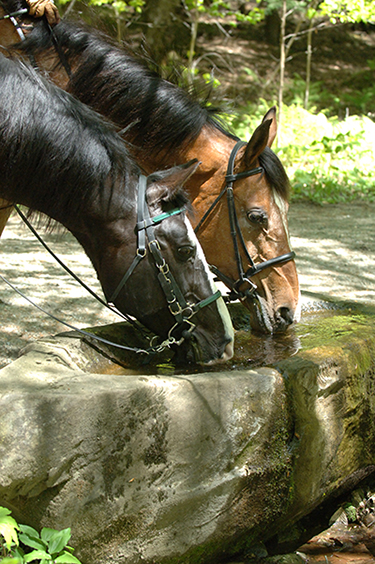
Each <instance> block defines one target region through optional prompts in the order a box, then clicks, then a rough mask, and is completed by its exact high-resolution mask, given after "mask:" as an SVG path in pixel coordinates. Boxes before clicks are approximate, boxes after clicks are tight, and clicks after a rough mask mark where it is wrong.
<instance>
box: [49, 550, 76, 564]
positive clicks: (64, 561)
mask: <svg viewBox="0 0 375 564" xmlns="http://www.w3.org/2000/svg"><path fill="white" fill-rule="evenodd" d="M55 563H56V564H81V562H80V560H78V558H76V557H75V556H73V554H70V553H69V552H65V551H64V553H63V554H61V555H60V556H58V557H57V558H56V559H55Z"/></svg>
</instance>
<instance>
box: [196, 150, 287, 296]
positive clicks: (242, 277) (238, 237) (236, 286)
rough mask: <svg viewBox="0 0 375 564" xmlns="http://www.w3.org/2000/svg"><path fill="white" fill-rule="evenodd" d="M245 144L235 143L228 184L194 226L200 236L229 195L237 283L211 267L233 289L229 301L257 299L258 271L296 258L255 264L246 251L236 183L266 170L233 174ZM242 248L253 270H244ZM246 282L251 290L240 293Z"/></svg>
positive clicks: (230, 160) (253, 169)
mask: <svg viewBox="0 0 375 564" xmlns="http://www.w3.org/2000/svg"><path fill="white" fill-rule="evenodd" d="M244 145H246V143H245V142H244V141H238V142H237V143H236V145H235V146H234V147H233V149H232V152H231V154H230V157H229V161H228V167H227V173H226V176H225V181H226V183H225V187H224V188H223V190H222V191H221V192H220V194H219V195H218V196H217V198H216V199H215V200H214V202H213V203H212V204H211V206H210V207H209V208H208V210H207V211H206V212H205V213H204V215H203V216H202V218H201V219H200V221H199V223H198V224H197V226H196V227H195V233H198V231H199V229H200V228H201V226H202V225H203V223H204V222H205V221H206V219H207V218H208V216H209V215H210V214H211V212H212V211H213V210H214V209H215V207H216V206H217V204H218V203H219V201H220V200H221V198H222V197H223V196H224V194H226V195H227V204H228V212H229V224H230V233H231V237H232V241H233V248H234V254H235V258H236V263H237V270H238V279H237V280H234V279H232V278H230V277H229V276H226V275H225V274H224V273H223V272H221V271H220V270H219V269H218V268H217V267H216V266H215V265H210V268H211V270H212V272H213V273H214V274H215V276H217V278H218V279H219V280H221V281H222V282H224V284H225V285H226V286H227V287H228V288H230V290H231V291H230V293H229V294H228V295H227V296H225V299H226V301H234V300H243V299H245V298H256V296H257V286H256V284H254V282H253V281H252V280H251V278H252V277H253V276H255V275H256V274H258V273H259V272H261V271H262V270H265V269H266V268H270V267H273V266H279V265H280V264H284V263H285V262H288V261H290V260H293V259H294V258H295V256H296V254H295V252H294V251H291V252H289V253H286V254H284V255H280V256H278V257H275V258H272V259H270V260H265V261H263V262H261V263H259V264H255V263H254V261H253V259H252V258H251V256H250V255H249V252H248V250H247V248H246V243H245V240H244V238H243V235H242V232H241V228H240V225H239V222H238V216H237V211H236V206H235V202H234V193H233V184H234V182H235V181H236V180H240V179H241V178H247V177H249V176H254V175H255V174H263V173H264V169H263V167H260V166H258V167H255V168H252V169H250V170H246V171H244V172H238V173H237V174H234V172H233V171H234V161H235V158H236V155H237V152H238V150H239V149H240V148H241V147H243V146H244ZM239 245H241V247H242V250H243V251H244V253H245V256H246V259H247V261H248V263H249V264H250V268H248V269H247V270H246V271H245V270H244V267H243V263H242V258H241V254H240V248H239ZM244 283H246V284H247V285H248V287H247V288H246V289H245V290H240V286H242V285H243V284H244Z"/></svg>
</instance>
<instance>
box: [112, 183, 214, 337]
mask: <svg viewBox="0 0 375 564" xmlns="http://www.w3.org/2000/svg"><path fill="white" fill-rule="evenodd" d="M146 189H147V177H146V176H144V175H140V177H139V183H138V204H137V224H136V233H137V251H136V255H135V257H134V259H133V262H132V263H131V265H130V266H129V268H128V270H127V271H126V272H125V274H124V276H123V277H122V279H121V280H120V282H119V284H118V285H117V288H116V289H115V291H114V292H113V294H112V296H111V297H110V299H109V300H108V303H109V304H113V303H114V301H115V300H116V298H117V296H118V295H119V293H120V292H121V290H122V289H123V288H124V286H125V285H126V282H127V281H128V280H129V278H130V276H131V275H132V273H133V272H134V270H135V268H136V266H137V265H138V264H139V263H140V262H141V260H142V259H143V258H144V257H145V256H146V254H147V248H148V250H149V251H150V253H151V256H152V259H153V262H154V264H155V266H156V268H157V270H158V271H159V272H158V275H157V276H158V281H159V283H160V286H161V288H162V290H163V292H164V295H165V298H166V300H167V304H168V308H169V311H170V312H171V314H172V315H173V317H174V320H175V324H174V325H173V326H172V327H171V329H170V330H169V332H168V344H167V346H169V345H171V344H177V345H180V344H181V343H182V341H183V340H184V339H189V338H190V337H191V333H192V331H193V330H194V329H195V325H194V323H193V322H192V321H191V319H192V317H193V316H194V315H195V314H196V313H197V312H198V311H200V310H201V309H202V308H204V307H205V306H208V305H209V304H211V303H213V302H214V301H216V300H217V299H218V298H220V297H221V292H220V290H217V291H216V292H215V293H214V294H212V295H211V296H208V297H207V298H205V299H204V300H201V301H199V302H196V303H194V304H191V303H188V302H187V301H186V300H185V298H184V296H183V294H182V292H181V290H180V288H179V286H178V284H177V282H176V280H175V278H174V276H173V274H172V273H171V271H170V270H169V267H168V264H167V263H166V262H165V259H164V258H163V255H162V253H161V249H160V245H159V243H158V241H157V239H156V236H155V231H154V225H157V224H158V223H161V222H162V221H164V220H165V219H167V218H168V217H171V216H173V215H176V214H179V213H182V212H183V211H184V210H183V209H181V208H175V209H173V210H170V211H167V212H164V213H161V214H159V215H157V216H154V217H150V212H149V209H148V205H147V199H146ZM165 345H166V343H165V342H164V343H163V348H165Z"/></svg>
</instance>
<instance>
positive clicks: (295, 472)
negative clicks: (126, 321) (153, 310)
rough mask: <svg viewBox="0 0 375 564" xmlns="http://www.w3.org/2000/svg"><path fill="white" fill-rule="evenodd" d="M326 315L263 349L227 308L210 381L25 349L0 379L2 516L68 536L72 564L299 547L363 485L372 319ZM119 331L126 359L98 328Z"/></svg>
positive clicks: (363, 313)
mask: <svg viewBox="0 0 375 564" xmlns="http://www.w3.org/2000/svg"><path fill="white" fill-rule="evenodd" d="M328 305H329V304H328ZM323 306H324V307H320V308H319V307H318V308H317V307H316V304H315V305H314V307H312V308H310V309H311V311H309V308H305V312H304V314H303V318H302V321H301V323H300V324H299V325H298V326H297V327H296V328H294V329H293V330H292V331H290V333H289V335H287V336H284V337H280V338H263V339H259V338H258V339H257V338H256V337H251V336H250V335H249V332H248V330H247V329H248V328H247V319H246V314H245V312H244V311H243V310H242V309H241V308H240V307H239V306H236V305H235V306H233V308H232V312H231V313H232V316H233V319H234V323H235V325H236V327H237V335H236V338H237V341H236V354H235V358H234V359H233V361H231V362H230V363H227V364H226V365H223V366H221V367H220V370H218V369H217V368H215V369H212V368H210V369H209V370H207V371H206V372H204V371H202V370H201V369H195V370H194V371H192V372H190V373H184V372H183V371H182V370H178V369H176V367H173V365H172V364H171V361H170V358H169V357H168V356H166V357H161V358H157V359H153V360H152V362H151V363H150V364H148V365H144V364H142V362H143V361H142V359H140V358H139V357H136V359H134V356H133V357H129V356H127V357H126V356H124V355H123V356H122V357H121V358H120V357H116V359H117V361H118V362H120V363H121V364H122V366H119V365H118V364H116V363H113V362H112V360H113V358H114V357H115V356H116V355H117V353H115V352H114V351H113V350H111V349H106V350H102V351H99V350H98V349H97V347H95V348H93V347H92V346H91V345H90V344H88V343H86V342H84V341H83V340H82V338H80V336H78V335H75V334H72V333H64V334H61V335H58V336H56V337H53V338H48V339H43V340H42V341H38V342H35V343H33V344H32V345H29V346H28V347H27V348H26V349H25V351H24V354H23V355H22V356H21V357H20V358H19V359H18V360H17V361H15V362H13V363H12V364H10V365H8V366H6V367H5V368H3V369H2V370H1V371H0V437H1V440H0V505H3V506H6V507H8V508H9V509H11V510H12V514H13V516H14V517H15V518H16V519H17V520H18V521H19V522H21V523H26V524H29V525H32V526H34V527H35V528H37V529H40V528H41V527H43V526H49V527H53V528H56V529H62V528H66V527H71V529H72V540H71V544H72V545H73V546H74V547H75V548H76V551H75V555H76V556H77V557H78V558H80V560H81V561H82V562H83V563H84V564H108V563H111V562H113V563H115V564H120V563H123V564H125V563H126V564H141V563H143V564H144V563H147V564H151V563H157V564H164V563H165V564H170V563H178V564H180V563H181V564H183V563H202V564H203V563H204V564H208V563H210V562H215V563H217V562H221V561H225V560H226V559H232V560H233V559H234V558H236V557H241V558H244V557H248V558H249V557H250V556H251V555H252V554H253V553H256V551H257V550H258V549H259V546H260V545H262V546H264V544H265V545H267V546H268V547H269V548H270V547H273V549H274V550H276V549H277V547H280V546H282V545H283V542H284V541H285V542H286V540H287V539H289V541H291V537H292V536H293V535H291V531H294V533H293V534H294V537H293V538H294V541H293V539H292V541H291V542H292V544H293V542H294V543H295V547H297V546H298V544H296V543H297V542H298V541H301V540H303V539H302V537H301V538H299V525H300V524H301V523H302V522H303V521H302V520H303V518H305V517H306V516H308V515H309V514H311V513H312V512H313V511H314V510H315V509H316V508H317V507H318V506H320V505H321V504H322V503H323V502H324V501H325V500H329V499H332V498H335V497H336V496H338V495H339V494H341V493H342V492H344V491H346V490H350V489H351V488H353V487H354V486H355V485H356V484H357V483H358V482H359V481H360V480H361V479H363V478H364V477H366V476H367V475H369V474H370V473H372V472H373V471H374V469H375V440H374V439H375V393H374V392H375V312H374V311H373V310H369V308H366V309H365V308H364V307H363V306H358V305H356V304H345V305H342V304H341V305H340V307H327V304H323ZM119 330H120V331H121V335H122V338H123V339H124V340H125V341H126V342H127V343H129V344H132V343H133V344H135V342H136V339H137V337H136V336H135V335H134V333H133V330H132V328H131V327H128V326H125V325H123V324H121V326H120V325H118V324H117V325H116V326H107V327H104V328H102V329H97V328H96V331H97V332H99V333H100V334H101V335H102V336H105V337H107V338H108V337H111V334H112V333H113V331H115V332H116V334H117V337H118V336H119ZM111 359H112V360H111ZM124 366H125V368H124ZM305 540H306V539H305ZM290 545H291V543H290V542H289V546H290Z"/></svg>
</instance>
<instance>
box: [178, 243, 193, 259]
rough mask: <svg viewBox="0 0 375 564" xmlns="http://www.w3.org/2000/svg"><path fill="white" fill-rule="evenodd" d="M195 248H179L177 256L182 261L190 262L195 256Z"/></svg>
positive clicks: (186, 246)
mask: <svg viewBox="0 0 375 564" xmlns="http://www.w3.org/2000/svg"><path fill="white" fill-rule="evenodd" d="M194 252H195V248H194V247H192V246H191V245H184V246H183V247H178V249H177V254H178V257H179V258H180V260H188V259H189V258H190V257H192V256H193V254H194Z"/></svg>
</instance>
